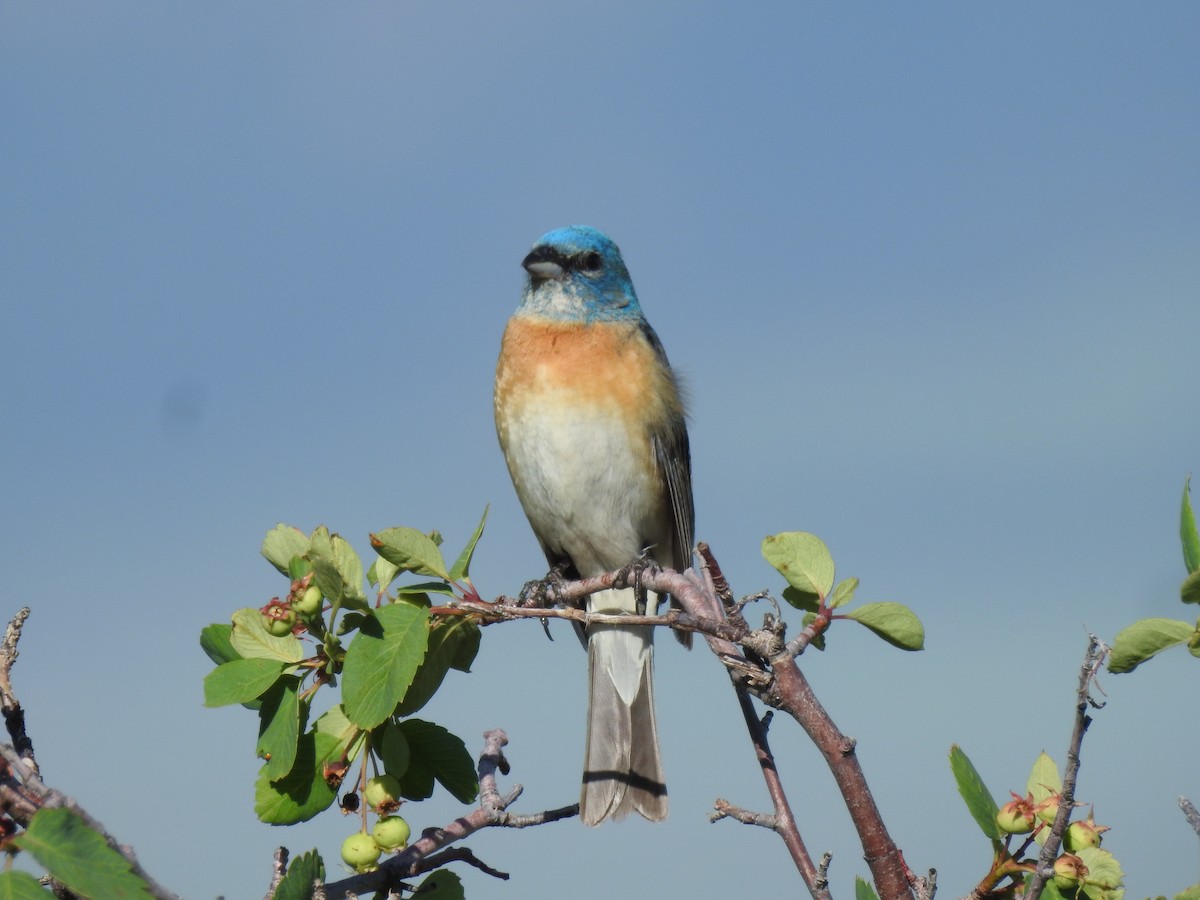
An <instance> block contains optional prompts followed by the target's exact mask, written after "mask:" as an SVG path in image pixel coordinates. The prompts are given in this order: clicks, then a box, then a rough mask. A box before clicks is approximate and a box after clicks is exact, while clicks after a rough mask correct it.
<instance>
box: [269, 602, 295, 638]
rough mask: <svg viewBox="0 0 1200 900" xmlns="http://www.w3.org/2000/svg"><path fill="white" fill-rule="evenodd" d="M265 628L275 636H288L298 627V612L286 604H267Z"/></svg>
mask: <svg viewBox="0 0 1200 900" xmlns="http://www.w3.org/2000/svg"><path fill="white" fill-rule="evenodd" d="M262 623H263V628H265V629H267V633H268V634H271V635H274V636H275V637H287V636H288V635H289V634H291V633H292V629H293V628H295V627H296V614H295V613H294V612H293V611H292V610H290V609H288V608H287V607H286V606H267V607H266V608H265V609H264V610H263V616H262Z"/></svg>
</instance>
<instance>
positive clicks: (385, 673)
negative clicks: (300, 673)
mask: <svg viewBox="0 0 1200 900" xmlns="http://www.w3.org/2000/svg"><path fill="white" fill-rule="evenodd" d="M428 622H429V610H427V609H426V608H425V607H423V606H417V605H415V604H412V603H404V602H400V603H393V604H390V605H388V606H383V607H380V608H379V609H377V610H375V614H374V616H373V617H372V618H369V619H366V620H364V621H363V623H362V625H361V627H360V628H359V630H358V634H356V635H355V636H354V640H353V641H351V642H350V646H349V647H348V648H347V650H346V660H345V664H344V667H343V669H342V700H343V701H344V703H345V706H346V715H347V716H349V717H350V720H351V721H352V722H354V723H355V724H356V725H358V726H359V727H360V728H364V729H367V730H370V729H373V728H374V727H375V726H377V725H379V724H380V723H381V722H383V720H384V719H386V718H387V717H388V716H390V715H391V714H392V713H393V712H394V711H395V709H396V705H397V704H398V703H399V702H400V701H401V700H402V699H403V697H404V694H405V692H406V691H407V690H408V686H409V685H410V684H412V681H413V676H414V675H415V674H416V672H417V667H418V666H420V664H421V660H422V659H424V658H425V648H426V645H427V643H428V641H429V625H428Z"/></svg>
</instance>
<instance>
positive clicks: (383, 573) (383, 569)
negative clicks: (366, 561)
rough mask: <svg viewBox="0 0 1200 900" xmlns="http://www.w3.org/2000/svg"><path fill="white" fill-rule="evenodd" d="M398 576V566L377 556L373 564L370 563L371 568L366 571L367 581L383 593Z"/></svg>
mask: <svg viewBox="0 0 1200 900" xmlns="http://www.w3.org/2000/svg"><path fill="white" fill-rule="evenodd" d="M399 574H400V567H399V566H398V565H396V564H395V563H390V562H388V561H387V560H386V559H384V558H383V557H382V556H377V557H375V562H373V563H371V568H369V569H367V581H369V582H371V584H373V585H375V586H376V587H377V588H379V590H380V591H383V590H385V589H386V588H387V586H388V585H389V584H391V583H392V579H393V578H395V577H396V576H397V575H399Z"/></svg>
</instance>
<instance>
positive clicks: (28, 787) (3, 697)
mask: <svg viewBox="0 0 1200 900" xmlns="http://www.w3.org/2000/svg"><path fill="white" fill-rule="evenodd" d="M28 618H29V607H23V608H22V609H21V610H19V611H18V612H17V614H16V615H15V616H13V619H12V621H11V622H9V624H8V628H7V629H5V632H4V638H3V640H0V708H2V709H3V712H4V723H5V726H6V727H7V729H8V733H9V736H10V737H11V738H12V739H13V743H12V744H6V743H0V757H3V759H4V761H5V762H6V763H7V766H5V767H3V769H4V771H3V772H2V774H0V809H2V810H3V811H4V812H6V813H8V815H10V816H12V818H13V820H14V821H15V822H16V823H17V824H18V825H20V826H21V827H23V828H28V827H29V822H30V820H32V818H33V817H34V815H36V814H37V811H38V810H39V809H66V810H69V811H70V812H72V813H74V814H75V815H76V816H77V817H79V818H80V819H82V820H83V822H84V824H85V825H87V827H88V828H90V829H92V831H95V832H96V833H97V834H99V835H100V836H101V837H102V838H104V841H105V843H107V844H108V846H109V847H111V848H112V849H113V850H115V851H116V852H117V853H119V854H120V855H121V857H122V858H123V859H124V860H125V861H126V862H127V863H129V868H130V870H131V871H132V872H133V874H134V875H136V876H138V877H139V878H141V879H142V881H144V882H145V883H146V886H147V887H148V888H149V889H150V893H151V895H152V896H153V897H155V898H158V900H179V898H178V896H177V895H176V894H174V893H172V892H171V891H169V890H167V889H166V888H165V887H163V886H162V885H160V884H159V883H158V882H156V881H155V880H154V879H153V878H151V877H150V874H149V873H148V872H147V871H146V870H145V869H143V868H142V865H141V863H139V862H138V860H137V857H136V856H135V855H134V853H133V849H132V848H131V847H127V846H125V845H123V844H121V843H119V842H118V841H117V839H116V838H114V837H113V836H112V835H111V834H109V832H108V831H107V830H106V829H105V828H104V826H103V825H102V824H100V822H99V821H98V820H97V819H96V818H94V817H93V816H92V815H91V814H90V813H88V812H87V810H85V809H83V807H81V806H80V805H79V804H78V803H76V802H75V801H74V800H72V799H71V798H70V797H68V796H67V795H66V794H64V793H62V792H61V791H58V790H56V789H54V788H52V787H49V786H47V785H46V783H45V782H43V781H42V777H41V770H40V769H39V768H38V764H37V760H36V759H35V758H34V755H33V741H31V740H30V739H29V736H28V735H27V734H26V733H25V713H24V711H23V710H22V709H21V704H20V702H19V701H18V700H17V697H16V694H15V693H14V692H13V689H12V667H13V663H15V662H16V660H17V656H18V653H17V642H18V641H19V640H20V638H21V629H22V627H23V626H24V624H25V620H26V619H28Z"/></svg>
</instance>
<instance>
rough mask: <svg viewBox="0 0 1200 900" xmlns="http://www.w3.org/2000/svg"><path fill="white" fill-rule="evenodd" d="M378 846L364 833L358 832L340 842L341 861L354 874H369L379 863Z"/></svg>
mask: <svg viewBox="0 0 1200 900" xmlns="http://www.w3.org/2000/svg"><path fill="white" fill-rule="evenodd" d="M380 852H381V851H380V849H379V845H378V844H376V843H375V839H374V838H373V837H371V836H370V835H369V834H367V833H366V832H365V831H359V832H357V833H356V834H352V835H350V837H348V838H346V840H344V841H342V860H343V861H344V862H345V863H346V865H348V866H350V868H352V869H354V871H355V872H359V873H362V872H370V871H371V870H372V869H374V868H375V864H376V863H377V862H379V855H380Z"/></svg>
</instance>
